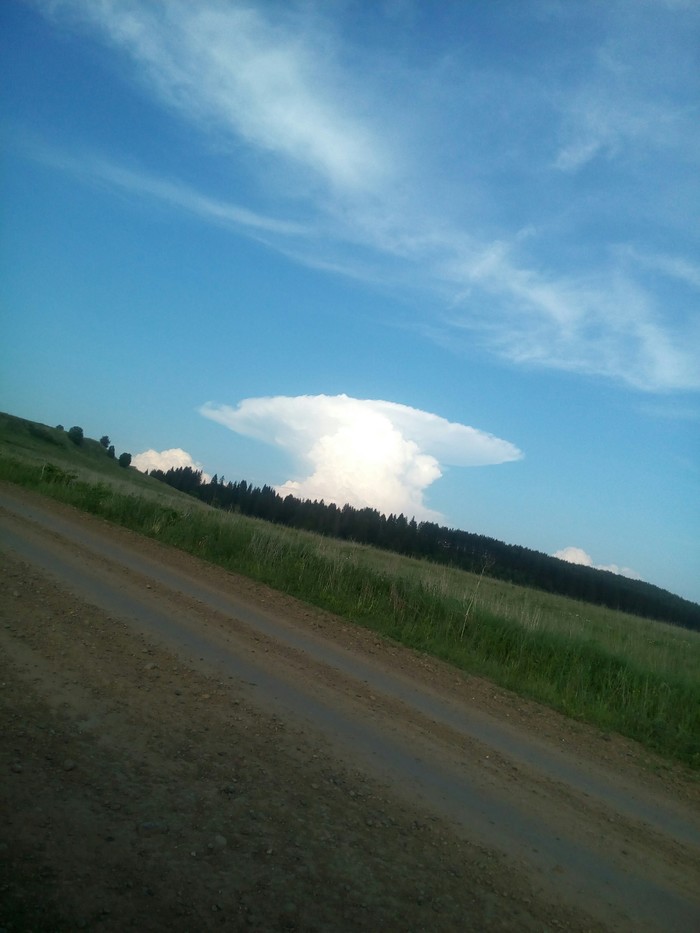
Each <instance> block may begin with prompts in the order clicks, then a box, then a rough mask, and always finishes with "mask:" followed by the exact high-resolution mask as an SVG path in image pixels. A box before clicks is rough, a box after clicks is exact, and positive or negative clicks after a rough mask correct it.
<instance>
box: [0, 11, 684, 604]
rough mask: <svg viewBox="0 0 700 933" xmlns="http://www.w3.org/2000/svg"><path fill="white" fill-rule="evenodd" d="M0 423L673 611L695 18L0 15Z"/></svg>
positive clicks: (680, 517)
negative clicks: (398, 524)
mask: <svg viewBox="0 0 700 933" xmlns="http://www.w3.org/2000/svg"><path fill="white" fill-rule="evenodd" d="M0 134H1V137H2V167H1V170H0V196H1V198H2V221H1V228H0V302H1V303H0V307H1V309H2V310H1V312H0V313H1V314H2V331H1V333H2V340H1V341H0V409H2V410H4V411H8V412H10V413H11V414H15V415H18V416H20V417H24V418H29V419H31V420H35V421H40V422H42V423H45V424H50V425H55V424H59V423H60V424H63V425H64V426H65V427H66V428H68V427H70V426H72V425H74V424H77V425H80V426H81V427H82V428H83V429H84V431H85V433H86V435H88V436H91V437H98V438H99V437H101V436H102V435H103V434H108V435H109V436H110V438H111V439H112V443H113V444H114V445H115V447H116V449H117V453H120V452H122V451H128V452H130V453H132V455H133V457H134V463H135V464H136V465H137V466H139V467H140V468H141V469H150V468H153V467H156V466H157V467H161V468H167V467H168V466H170V465H194V466H196V467H197V468H198V469H202V470H203V471H204V473H205V474H206V475H209V476H211V475H213V474H214V473H216V474H218V476H219V477H221V476H222V475H223V476H225V478H226V479H227V480H240V479H246V480H247V481H248V482H251V483H253V484H254V485H263V484H269V485H272V486H274V487H275V488H277V489H278V490H279V491H280V492H281V493H282V494H283V495H286V494H287V493H288V492H291V493H292V494H294V495H297V496H300V497H301V498H312V499H321V498H322V499H324V501H326V502H330V501H336V502H338V503H339V504H342V503H343V502H346V501H347V502H350V503H351V504H353V505H356V506H358V507H363V506H365V505H368V506H371V507H373V508H378V509H379V510H380V511H382V512H385V513H387V514H389V513H391V512H394V513H399V512H403V513H404V514H406V515H407V516H410V515H415V517H416V518H417V519H418V520H421V521H422V520H429V521H438V522H439V523H441V524H446V525H448V526H450V527H453V528H462V529H464V530H466V531H472V532H476V533H479V534H484V535H489V536H491V537H495V538H498V539H501V540H504V541H506V542H508V543H511V544H519V545H522V546H525V547H529V548H533V549H535V550H538V551H543V552H545V553H548V554H554V555H557V556H559V557H561V558H562V559H566V560H571V561H574V562H578V563H587V564H590V565H592V566H597V567H604V568H606V569H611V570H613V571H614V572H616V573H624V574H627V575H630V576H633V577H638V578H640V579H644V580H647V581H649V582H651V583H654V584H656V585H658V586H662V587H664V588H667V589H670V590H671V591H672V592H675V593H678V594H680V595H682V596H685V597H686V598H688V599H692V600H694V601H700V489H699V487H700V457H699V454H700V398H699V394H698V393H699V390H700V314H699V311H700V303H699V298H700V243H699V240H700V224H698V217H699V216H700V3H698V2H696V0H605V2H603V0H601V2H597V0H528V2H523V0H495V2H494V0H471V2H449V0H441V2H430V0H386V2H381V0H377V2H372V3H370V2H367V0H364V2H361V0H298V2H295V0H285V2H274V0H270V2H255V0H252V2H247V3H243V2H241V3H239V2H235V0H226V2H225V0H197V2H196V3H191V2H184V0H168V2H167V3H162V2H148V0H3V3H2V4H0Z"/></svg>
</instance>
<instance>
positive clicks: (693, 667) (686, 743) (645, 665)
mask: <svg viewBox="0 0 700 933" xmlns="http://www.w3.org/2000/svg"><path fill="white" fill-rule="evenodd" d="M27 424H28V423H26V422H22V423H19V424H18V423H17V419H8V418H7V417H4V416H0V478H1V479H5V480H8V481H10V482H14V483H19V484H21V485H24V486H27V487H30V488H33V489H36V490H38V491H39V492H42V493H44V494H46V495H49V496H52V497H53V498H56V499H59V500H61V501H64V502H67V503H70V504H72V505H75V506H77V507H79V508H82V509H85V510H87V511H89V512H92V513H94V514H96V515H100V516H101V517H103V518H106V519H108V520H110V521H114V522H116V523H118V524H121V525H124V526H125V527H128V528H131V529H133V530H135V531H138V532H140V533H142V534H145V535H148V536H150V537H153V538H156V539H158V540H160V541H163V542H165V543H168V544H171V545H174V546H176V547H179V548H182V549H184V550H186V551H188V552H190V553H192V554H194V555H196V556H198V557H200V558H202V559H204V560H207V561H211V562H213V563H216V564H219V565H220V566H223V567H225V568H226V569H229V570H232V571H236V572H239V573H243V574H246V575H248V576H250V577H252V578H254V579H256V580H260V581H261V582H264V583H267V584H269V585H270V586H273V587H275V588H276V589H279V590H283V591H285V592H287V593H290V594H292V595H294V596H297V597H299V598H300V599H303V600H305V601H307V602H309V603H313V604H314V605H317V606H320V607H322V608H324V609H328V610H330V611H332V612H335V613H337V614H338V615H341V616H343V617H345V618H347V619H349V620H351V621H353V622H356V623H358V624H360V625H364V626H366V627H368V628H371V629H373V630H374V631H376V632H378V633H380V634H382V635H385V636H387V637H389V638H393V639H395V640H396V641H399V642H401V643H403V644H405V645H408V646H410V647H413V648H416V649H418V650H420V651H424V652H427V653H429V654H432V655H434V656H436V657H440V658H442V659H444V660H446V661H448V662H450V663H451V664H453V665H455V666H456V667H458V668H460V669H462V670H464V671H467V672H470V673H473V674H478V675H481V676H485V677H488V678H491V679H492V680H493V681H494V682H495V683H497V684H499V685H501V686H503V687H505V688H508V689H510V690H513V691H515V692H516V693H519V694H521V695H523V696H527V697H531V698H533V699H536V700H539V701H540V702H543V703H546V704H548V705H549V706H551V707H553V708H554V709H557V710H560V711H562V712H564V713H566V714H567V715H569V716H572V717H574V718H576V719H580V720H582V721H587V722H590V723H593V724H595V725H597V726H599V727H600V728H601V729H603V730H605V731H617V732H619V733H621V734H623V735H627V736H629V737H631V738H634V739H636V740H638V741H640V742H641V743H643V744H645V745H646V746H647V747H648V748H650V749H653V750H655V751H657V752H659V753H661V754H663V755H665V756H666V757H668V758H670V759H675V760H678V761H681V762H684V763H685V764H687V765H690V766H691V767H692V768H695V769H700V633H696V632H691V631H687V630H685V629H681V628H678V627H675V626H671V625H665V624H663V623H659V622H653V621H650V620H647V619H641V618H638V617H636V616H630V615H625V614H623V613H619V612H614V611H612V610H609V609H605V608H602V607H599V606H593V605H590V604H586V603H579V602H575V601H573V600H570V599H567V598H565V597H561V596H553V595H551V594H547V593H543V592H540V591H537V590H532V589H528V588H525V587H518V586H514V585H512V584H508V583H503V582H501V581H497V580H494V579H491V578H489V577H488V576H486V575H482V576H479V575H475V574H469V573H466V572H464V571H461V570H455V569H451V568H448V567H444V566H436V565H433V564H430V563H428V562H425V561H417V560H412V559H410V558H405V557H402V556H399V555H396V554H391V553H388V552H383V551H378V550H375V549H373V548H369V547H366V546H362V545H355V544H351V543H348V542H341V541H335V540H332V539H328V538H323V537H321V536H319V535H314V534H309V533H305V532H300V531H296V530H292V529H287V528H282V527H279V526H274V525H270V524H268V523H265V522H262V521H260V520H258V519H252V518H247V517H245V516H241V515H230V514H227V513H222V512H217V511H215V510H212V509H210V508H208V507H206V506H204V505H202V504H201V503H198V502H197V501H196V500H194V499H192V498H190V497H187V496H184V495H183V494H181V493H178V492H176V491H175V490H172V489H170V488H169V487H166V486H163V485H162V484H160V483H158V482H157V481H156V480H153V479H151V478H150V477H147V476H144V475H142V474H140V473H138V472H137V471H136V470H133V469H126V470H125V469H123V468H121V467H119V466H118V464H117V463H116V462H115V461H114V460H111V459H110V458H108V457H107V454H106V451H105V450H104V449H103V448H101V447H100V445H99V444H98V443H97V442H95V441H90V442H89V443H88V441H87V439H86V441H85V442H84V444H83V445H82V446H81V447H76V446H75V445H74V444H73V443H72V442H71V441H70V440H69V439H68V438H67V437H66V436H65V433H62V432H55V430H54V429H50V428H42V430H43V431H44V432H45V433H46V436H42V433H41V431H38V430H36V428H38V427H39V426H35V429H34V430H33V431H32V430H30V428H29V427H27Z"/></svg>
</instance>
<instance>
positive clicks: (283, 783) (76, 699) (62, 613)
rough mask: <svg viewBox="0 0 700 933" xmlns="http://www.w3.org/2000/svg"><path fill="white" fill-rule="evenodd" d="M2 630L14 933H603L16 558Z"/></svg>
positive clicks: (3, 586) (1, 910) (0, 918)
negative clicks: (237, 932)
mask: <svg viewBox="0 0 700 933" xmlns="http://www.w3.org/2000/svg"><path fill="white" fill-rule="evenodd" d="M253 589H256V588H255V587H253ZM267 597H268V598H270V595H269V594H267ZM281 601H282V602H283V603H285V611H286V610H288V609H289V603H288V601H287V600H285V599H284V598H283V597H282V598H281ZM316 624H324V622H323V620H322V619H321V620H317V622H316ZM345 634H346V637H347V638H348V640H349V641H356V640H357V639H362V638H363V637H365V633H360V634H357V633H351V632H347V631H346V633H345ZM0 637H1V640H2V655H1V659H0V665H1V673H0V716H1V717H2V720H1V721H2V725H1V728H2V735H3V741H2V746H1V749H0V759H1V760H0V775H1V780H2V813H3V816H2V818H1V820H2V822H1V823H0V827H1V829H0V866H1V869H0V870H1V872H2V874H1V880H0V884H1V886H2V890H1V892H0V893H1V895H2V896H1V897H0V902H1V904H2V906H0V924H1V926H2V929H4V930H6V931H8V933H10V931H19V930H44V931H49V930H51V931H59V930H75V929H90V930H91V929H99V930H104V931H112V930H113V931H119V930H124V929H127V928H133V929H139V930H193V929H197V930H209V929H241V930H380V929H386V930H428V929H430V930H504V931H506V930H513V931H516V930H517V931H521V930H547V929H557V928H559V929H567V930H584V929H594V928H595V927H593V926H591V925H590V924H589V923H587V922H586V921H585V919H583V918H577V917H576V916H574V915H573V914H572V912H569V911H566V910H565V909H561V908H560V909H555V908H553V907H551V906H550V905H548V904H546V903H540V902H539V901H538V899H537V897H536V895H535V894H534V893H533V891H532V890H530V889H529V888H528V886H527V884H526V883H525V882H524V881H519V880H518V879H517V878H516V877H514V876H513V874H512V872H511V871H509V869H508V866H507V865H505V864H504V863H503V860H502V859H501V858H499V857H498V856H496V855H495V854H494V853H493V852H491V851H488V850H487V849H482V848H479V847H478V846H474V845H471V844H469V843H467V842H465V841H464V840H463V839H460V838H458V837H457V836H455V835H454V834H453V833H452V832H451V830H450V828H449V826H447V825H445V824H444V823H443V822H441V821H440V820H438V819H435V818H430V817H426V816H425V815H424V814H422V813H421V812H420V811H419V810H412V809H411V808H410V807H407V806H406V805H405V804H404V803H403V802H401V801H399V800H397V799H396V798H395V797H394V796H392V794H391V792H390V791H389V790H388V789H387V788H386V787H383V786H381V785H380V784H378V783H377V782H375V781H373V780H371V779H370V778H369V777H367V775H365V774H364V773H362V772H361V771H353V770H349V769H348V768H347V767H344V766H342V765H341V764H339V763H338V762H337V761H335V760H334V759H333V756H332V755H331V754H330V753H329V751H328V749H327V748H324V746H323V745H322V744H319V741H318V739H317V738H316V737H315V736H313V735H308V734H306V733H305V732H304V731H301V730H299V729H295V728H293V727H290V726H289V725H288V724H286V723H285V722H284V721H282V720H281V719H279V718H277V717H274V716H269V715H266V714H264V713H262V712H261V711H260V710H259V709H257V708H256V707H255V706H253V705H251V704H250V703H249V702H248V701H247V700H246V699H245V698H244V696H243V694H242V693H241V692H240V690H239V689H238V685H237V684H236V683H235V682H226V683H223V682H219V681H216V680H214V679H212V678H211V677H207V676H206V675H205V674H204V673H201V672H198V671H197V670H195V669H194V668H192V667H188V666H187V665H185V664H183V663H182V661H181V660H180V659H178V658H176V657H175V656H173V655H171V654H169V653H167V652H166V651H164V650H163V649H162V648H159V647H157V646H155V645H154V644H152V643H150V642H149V641H148V639H146V638H144V637H138V636H136V635H134V633H133V632H132V631H131V630H130V629H129V628H128V627H127V626H126V625H125V624H124V623H122V622H120V621H118V620H115V619H112V618H109V617H107V616H105V615H104V614H102V613H101V612H100V611H99V610H97V609H95V608H93V607H90V606H88V605H86V604H84V603H81V602H80V601H79V600H76V599H75V598H74V597H71V596H70V595H69V594H68V593H66V592H65V591H64V590H62V588H61V587H60V586H58V585H56V584H55V583H53V582H52V581H50V580H49V579H48V578H46V577H44V576H42V575H41V574H39V573H37V572H36V571H35V570H34V569H32V568H31V567H30V566H28V565H26V564H23V563H22V562H21V561H18V560H15V559H13V558H12V557H10V556H9V555H8V554H4V555H3V574H2V579H1V580H0ZM366 637H367V638H371V636H366ZM491 702H497V699H494V698H492V700H491Z"/></svg>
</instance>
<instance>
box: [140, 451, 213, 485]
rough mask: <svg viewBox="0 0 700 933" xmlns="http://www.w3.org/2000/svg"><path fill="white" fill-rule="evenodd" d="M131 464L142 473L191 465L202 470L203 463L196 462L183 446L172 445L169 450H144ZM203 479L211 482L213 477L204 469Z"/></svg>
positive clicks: (193, 468) (192, 467)
mask: <svg viewBox="0 0 700 933" xmlns="http://www.w3.org/2000/svg"><path fill="white" fill-rule="evenodd" d="M131 465H132V466H135V467H136V469H137V470H141V472H142V473H149V472H150V471H151V470H170V469H171V468H173V469H177V468H178V467H190V468H191V469H192V470H202V464H201V463H195V461H194V460H193V458H192V455H191V454H188V453H187V451H186V450H183V449H182V448H181V447H171V448H170V449H169V450H160V451H158V450H144V451H143V452H142V453H140V454H136V455H135V456H134V457H133V458H132V460H131ZM202 479H203V480H204V481H205V482H209V480H210V479H211V477H210V476H209V474H208V473H205V472H204V471H202Z"/></svg>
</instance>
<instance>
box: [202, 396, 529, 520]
mask: <svg viewBox="0 0 700 933" xmlns="http://www.w3.org/2000/svg"><path fill="white" fill-rule="evenodd" d="M200 411H201V413H202V414H203V415H204V416H205V417H207V418H210V419H212V420H213V421H217V422H219V423H220V424H223V425H225V426H226V427H228V428H230V429H231V430H232V431H236V432H237V433H239V434H243V435H246V436H248V437H254V438H257V439H258V440H262V441H265V442H267V443H270V444H274V445H276V446H278V447H280V448H282V449H283V450H285V451H287V452H288V453H290V454H291V455H292V456H293V457H294V458H295V459H296V460H297V461H298V462H299V463H300V464H301V466H302V472H303V473H305V474H306V475H305V476H303V477H302V478H300V479H299V478H297V479H290V480H287V482H286V483H283V484H282V485H281V486H280V487H278V492H279V493H280V494H281V495H285V494H287V493H291V494H292V495H294V496H296V497H298V498H301V499H323V500H324V501H326V502H335V503H336V504H338V505H344V504H345V503H349V504H350V505H354V506H356V507H357V508H364V507H366V506H369V507H372V508H376V509H378V510H379V511H381V512H384V513H385V514H390V513H392V512H393V513H395V514H399V513H401V512H402V513H404V514H405V515H408V516H413V515H415V517H416V518H417V519H422V520H433V521H435V520H441V519H442V516H441V515H440V514H439V513H437V512H434V511H432V510H431V509H429V508H428V507H427V506H426V505H425V503H424V501H423V494H424V492H425V490H426V489H427V487H428V486H430V484H431V483H433V482H435V480H437V479H439V478H440V476H441V475H442V470H441V463H444V464H449V465H454V466H485V465H488V464H497V463H505V462H507V461H510V460H518V459H520V458H521V457H522V453H521V451H519V450H518V448H517V447H515V446H514V445H513V444H511V443H509V442H508V441H505V440H501V439H500V438H497V437H494V436H493V435H492V434H487V433H485V432H483V431H479V430H477V429H475V428H471V427H468V426H466V425H463V424H455V423H453V422H449V421H447V420H445V419H444V418H441V417H439V416H438V415H434V414H430V413H428V412H424V411H420V410H418V409H416V408H410V407H408V406H406V405H399V404H396V403H394V402H386V401H381V400H368V399H356V398H350V397H348V396H347V395H336V396H328V395H315V396H310V395H302V396H297V397H293V398H290V397H285V396H277V397H274V398H251V399H244V400H243V401H242V402H240V403H239V404H238V406H237V407H236V408H231V407H230V406H227V405H212V404H207V405H204V406H203V407H202V408H201V409H200Z"/></svg>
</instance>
